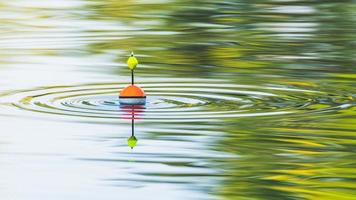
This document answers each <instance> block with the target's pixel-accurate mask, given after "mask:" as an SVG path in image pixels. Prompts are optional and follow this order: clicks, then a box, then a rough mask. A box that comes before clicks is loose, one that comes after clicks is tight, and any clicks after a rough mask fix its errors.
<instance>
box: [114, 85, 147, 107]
mask: <svg viewBox="0 0 356 200" xmlns="http://www.w3.org/2000/svg"><path fill="white" fill-rule="evenodd" d="M119 98H120V99H119V101H120V104H123V105H142V104H145V103H146V95H145V92H144V91H143V89H141V88H140V87H138V86H136V85H129V86H127V87H125V88H124V89H123V90H122V91H121V92H120V95H119Z"/></svg>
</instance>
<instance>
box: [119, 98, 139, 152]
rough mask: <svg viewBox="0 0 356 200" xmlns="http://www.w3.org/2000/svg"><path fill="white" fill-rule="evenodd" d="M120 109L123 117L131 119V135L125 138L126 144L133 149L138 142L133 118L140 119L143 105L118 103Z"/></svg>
mask: <svg viewBox="0 0 356 200" xmlns="http://www.w3.org/2000/svg"><path fill="white" fill-rule="evenodd" d="M120 109H121V110H122V111H123V112H124V114H123V118H124V119H126V120H131V136H130V137H129V138H128V139H127V145H128V146H129V147H130V148H131V149H133V148H134V147H135V146H136V144H137V142H138V139H137V138H136V136H135V120H139V119H142V118H141V116H142V114H143V112H144V111H145V107H144V106H143V105H120Z"/></svg>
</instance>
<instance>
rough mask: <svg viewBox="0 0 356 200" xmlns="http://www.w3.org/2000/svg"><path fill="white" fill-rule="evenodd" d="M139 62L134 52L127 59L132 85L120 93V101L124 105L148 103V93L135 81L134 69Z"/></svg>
mask: <svg viewBox="0 0 356 200" xmlns="http://www.w3.org/2000/svg"><path fill="white" fill-rule="evenodd" d="M137 64H138V61H137V59H136V57H135V56H134V54H133V52H131V55H130V57H129V59H128V60H127V65H128V67H129V69H130V70H131V85H129V86H127V87H125V88H124V89H123V90H122V91H121V92H120V95H119V102H120V104H122V105H143V104H145V103H146V95H145V92H144V91H143V89H142V88H140V87H139V86H137V85H135V84H134V83H135V82H134V70H135V68H136V66H137Z"/></svg>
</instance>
